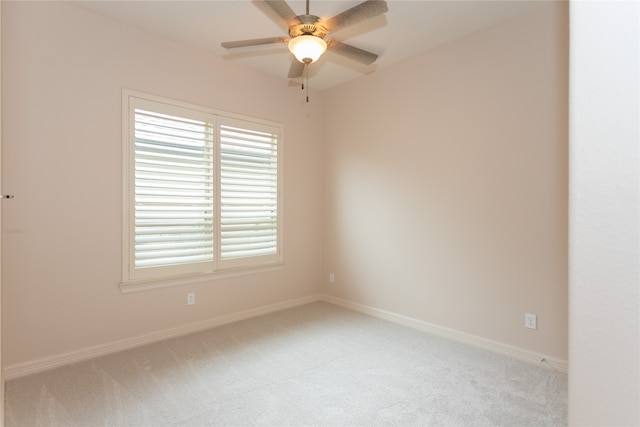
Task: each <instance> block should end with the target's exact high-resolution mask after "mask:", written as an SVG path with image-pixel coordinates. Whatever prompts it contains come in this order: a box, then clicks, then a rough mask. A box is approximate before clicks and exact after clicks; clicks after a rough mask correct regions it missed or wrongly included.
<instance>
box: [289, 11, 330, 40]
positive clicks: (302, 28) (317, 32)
mask: <svg viewBox="0 0 640 427" xmlns="http://www.w3.org/2000/svg"><path fill="white" fill-rule="evenodd" d="M297 18H298V19H299V20H300V22H302V23H301V24H298V25H292V26H291V27H289V36H291V37H292V38H294V37H298V36H316V37H319V38H321V39H324V37H325V36H326V35H327V29H326V28H325V27H324V25H322V20H321V19H320V18H319V17H317V16H315V15H300V16H298V17H297Z"/></svg>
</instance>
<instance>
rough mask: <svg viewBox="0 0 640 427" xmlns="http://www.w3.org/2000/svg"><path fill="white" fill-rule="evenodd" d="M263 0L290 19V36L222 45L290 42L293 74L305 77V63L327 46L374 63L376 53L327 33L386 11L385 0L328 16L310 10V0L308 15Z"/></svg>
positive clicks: (280, 0)
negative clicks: (316, 14)
mask: <svg viewBox="0 0 640 427" xmlns="http://www.w3.org/2000/svg"><path fill="white" fill-rule="evenodd" d="M263 1H264V2H265V3H266V4H267V5H268V6H269V7H270V8H271V9H272V10H273V11H274V12H275V13H277V14H278V15H279V16H280V17H281V18H282V19H283V20H284V21H285V22H286V23H287V25H288V27H289V37H268V38H262V39H251V40H238V41H231V42H223V43H222V47H224V48H227V49H235V48H239V47H248V46H258V45H264V44H272V43H288V44H289V50H290V51H291V53H293V55H294V56H295V58H296V60H293V61H292V62H291V67H290V68H289V74H288V77H289V78H297V77H301V76H302V73H303V71H304V68H305V66H307V65H309V64H311V63H312V62H315V61H317V60H318V58H320V56H321V55H322V54H323V53H324V52H325V51H326V50H327V49H329V50H330V51H332V52H335V53H337V54H339V55H342V56H345V57H347V58H350V59H353V60H354V61H357V62H360V63H362V64H365V65H369V64H372V63H373V62H374V61H375V60H376V59H377V58H378V55H376V54H375V53H371V52H368V51H366V50H363V49H360V48H357V47H355V46H351V45H348V44H346V43H342V42H339V41H337V40H334V39H327V38H325V37H326V36H327V35H328V34H329V33H331V32H334V31H337V30H341V29H343V28H346V27H349V26H351V25H354V24H357V23H359V22H362V21H364V20H366V19H369V18H373V17H375V16H378V15H381V14H383V13H385V12H386V11H387V10H388V7H387V2H386V1H384V0H366V1H364V2H362V3H360V4H358V5H356V6H354V7H352V8H351V9H348V10H346V11H344V12H342V13H340V14H338V15H336V16H334V17H333V18H329V19H326V20H325V19H322V18H319V17H317V16H315V15H310V14H309V0H307V5H306V6H307V7H306V13H305V14H304V15H296V14H295V12H294V11H293V10H292V9H291V7H290V6H289V5H288V4H287V2H286V1H284V0H263Z"/></svg>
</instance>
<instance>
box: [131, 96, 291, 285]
mask: <svg viewBox="0 0 640 427" xmlns="http://www.w3.org/2000/svg"><path fill="white" fill-rule="evenodd" d="M140 105H144V106H146V109H148V110H150V111H155V110H153V109H152V108H153V105H157V107H158V111H155V112H159V113H166V112H167V111H172V110H173V111H177V112H184V111H185V110H187V111H190V112H193V113H194V115H193V116H190V117H197V118H198V119H200V120H202V119H207V123H211V125H212V126H213V137H214V140H213V151H212V152H213V166H214V179H213V185H212V187H213V206H214V209H213V212H212V216H213V227H214V231H213V239H212V243H213V247H214V259H213V261H212V262H211V263H200V268H195V269H194V268H191V267H192V265H191V264H185V266H186V267H185V266H180V265H178V266H168V267H167V268H164V267H154V268H153V270H157V271H151V270H152V269H144V268H137V269H136V268H135V265H134V262H135V259H134V257H135V248H134V245H135V235H136V233H135V220H134V214H135V188H136V182H135V163H136V161H135V130H136V128H135V123H134V115H135V109H136V106H140ZM150 106H151V107H150ZM223 123H244V124H246V125H247V126H249V127H248V128H247V129H248V130H252V131H266V130H268V131H269V132H270V133H272V134H273V135H274V136H275V142H274V146H275V148H276V155H275V162H276V179H277V183H276V186H277V198H276V237H275V238H276V253H275V254H272V255H269V256H261V257H257V256H256V257H244V258H239V259H231V260H222V259H221V235H220V228H221V210H222V207H221V165H220V161H221V144H222V139H221V127H222V124H223ZM283 151H284V150H283V125H282V124H281V123H277V122H273V121H268V120H263V119H257V118H253V117H247V116H244V115H240V114H234V113H228V112H224V111H220V110H215V109H212V108H208V107H204V106H200V105H194V104H190V103H186V102H182V101H176V100H172V99H168V98H164V97H159V96H155V95H150V94H146V93H141V92H136V91H132V90H128V89H123V91H122V165H123V182H122V184H123V185H122V202H123V207H122V282H121V284H120V288H121V291H122V292H123V293H128V292H137V291H142V290H149V289H155V288H160V287H167V286H175V285H180V284H187V283H194V282H202V281H206V280H212V279H219V278H225V277H232V276H238V275H243V274H254V273H258V272H264V271H272V270H275V269H280V268H281V266H282V264H283V262H284V261H283V252H284V251H283V200H282V199H283V198H282V194H283V191H282V187H283V154H284V153H283ZM194 265H195V263H194Z"/></svg>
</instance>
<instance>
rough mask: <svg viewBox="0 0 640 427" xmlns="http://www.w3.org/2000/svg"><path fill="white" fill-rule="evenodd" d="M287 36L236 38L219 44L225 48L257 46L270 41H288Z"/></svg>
mask: <svg viewBox="0 0 640 427" xmlns="http://www.w3.org/2000/svg"><path fill="white" fill-rule="evenodd" d="M288 42H289V39H288V38H287V37H268V38H264V39H252V40H238V41H234V42H222V43H220V45H221V46H222V47H224V48H227V49H235V48H237V47H247V46H258V45H261V44H272V43H288Z"/></svg>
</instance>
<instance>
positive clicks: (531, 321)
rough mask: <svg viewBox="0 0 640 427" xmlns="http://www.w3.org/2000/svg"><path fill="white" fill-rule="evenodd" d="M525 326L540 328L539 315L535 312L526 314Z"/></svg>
mask: <svg viewBox="0 0 640 427" xmlns="http://www.w3.org/2000/svg"><path fill="white" fill-rule="evenodd" d="M524 327H525V328H528V329H538V317H537V316H536V315H535V314H531V313H525V314H524Z"/></svg>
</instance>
